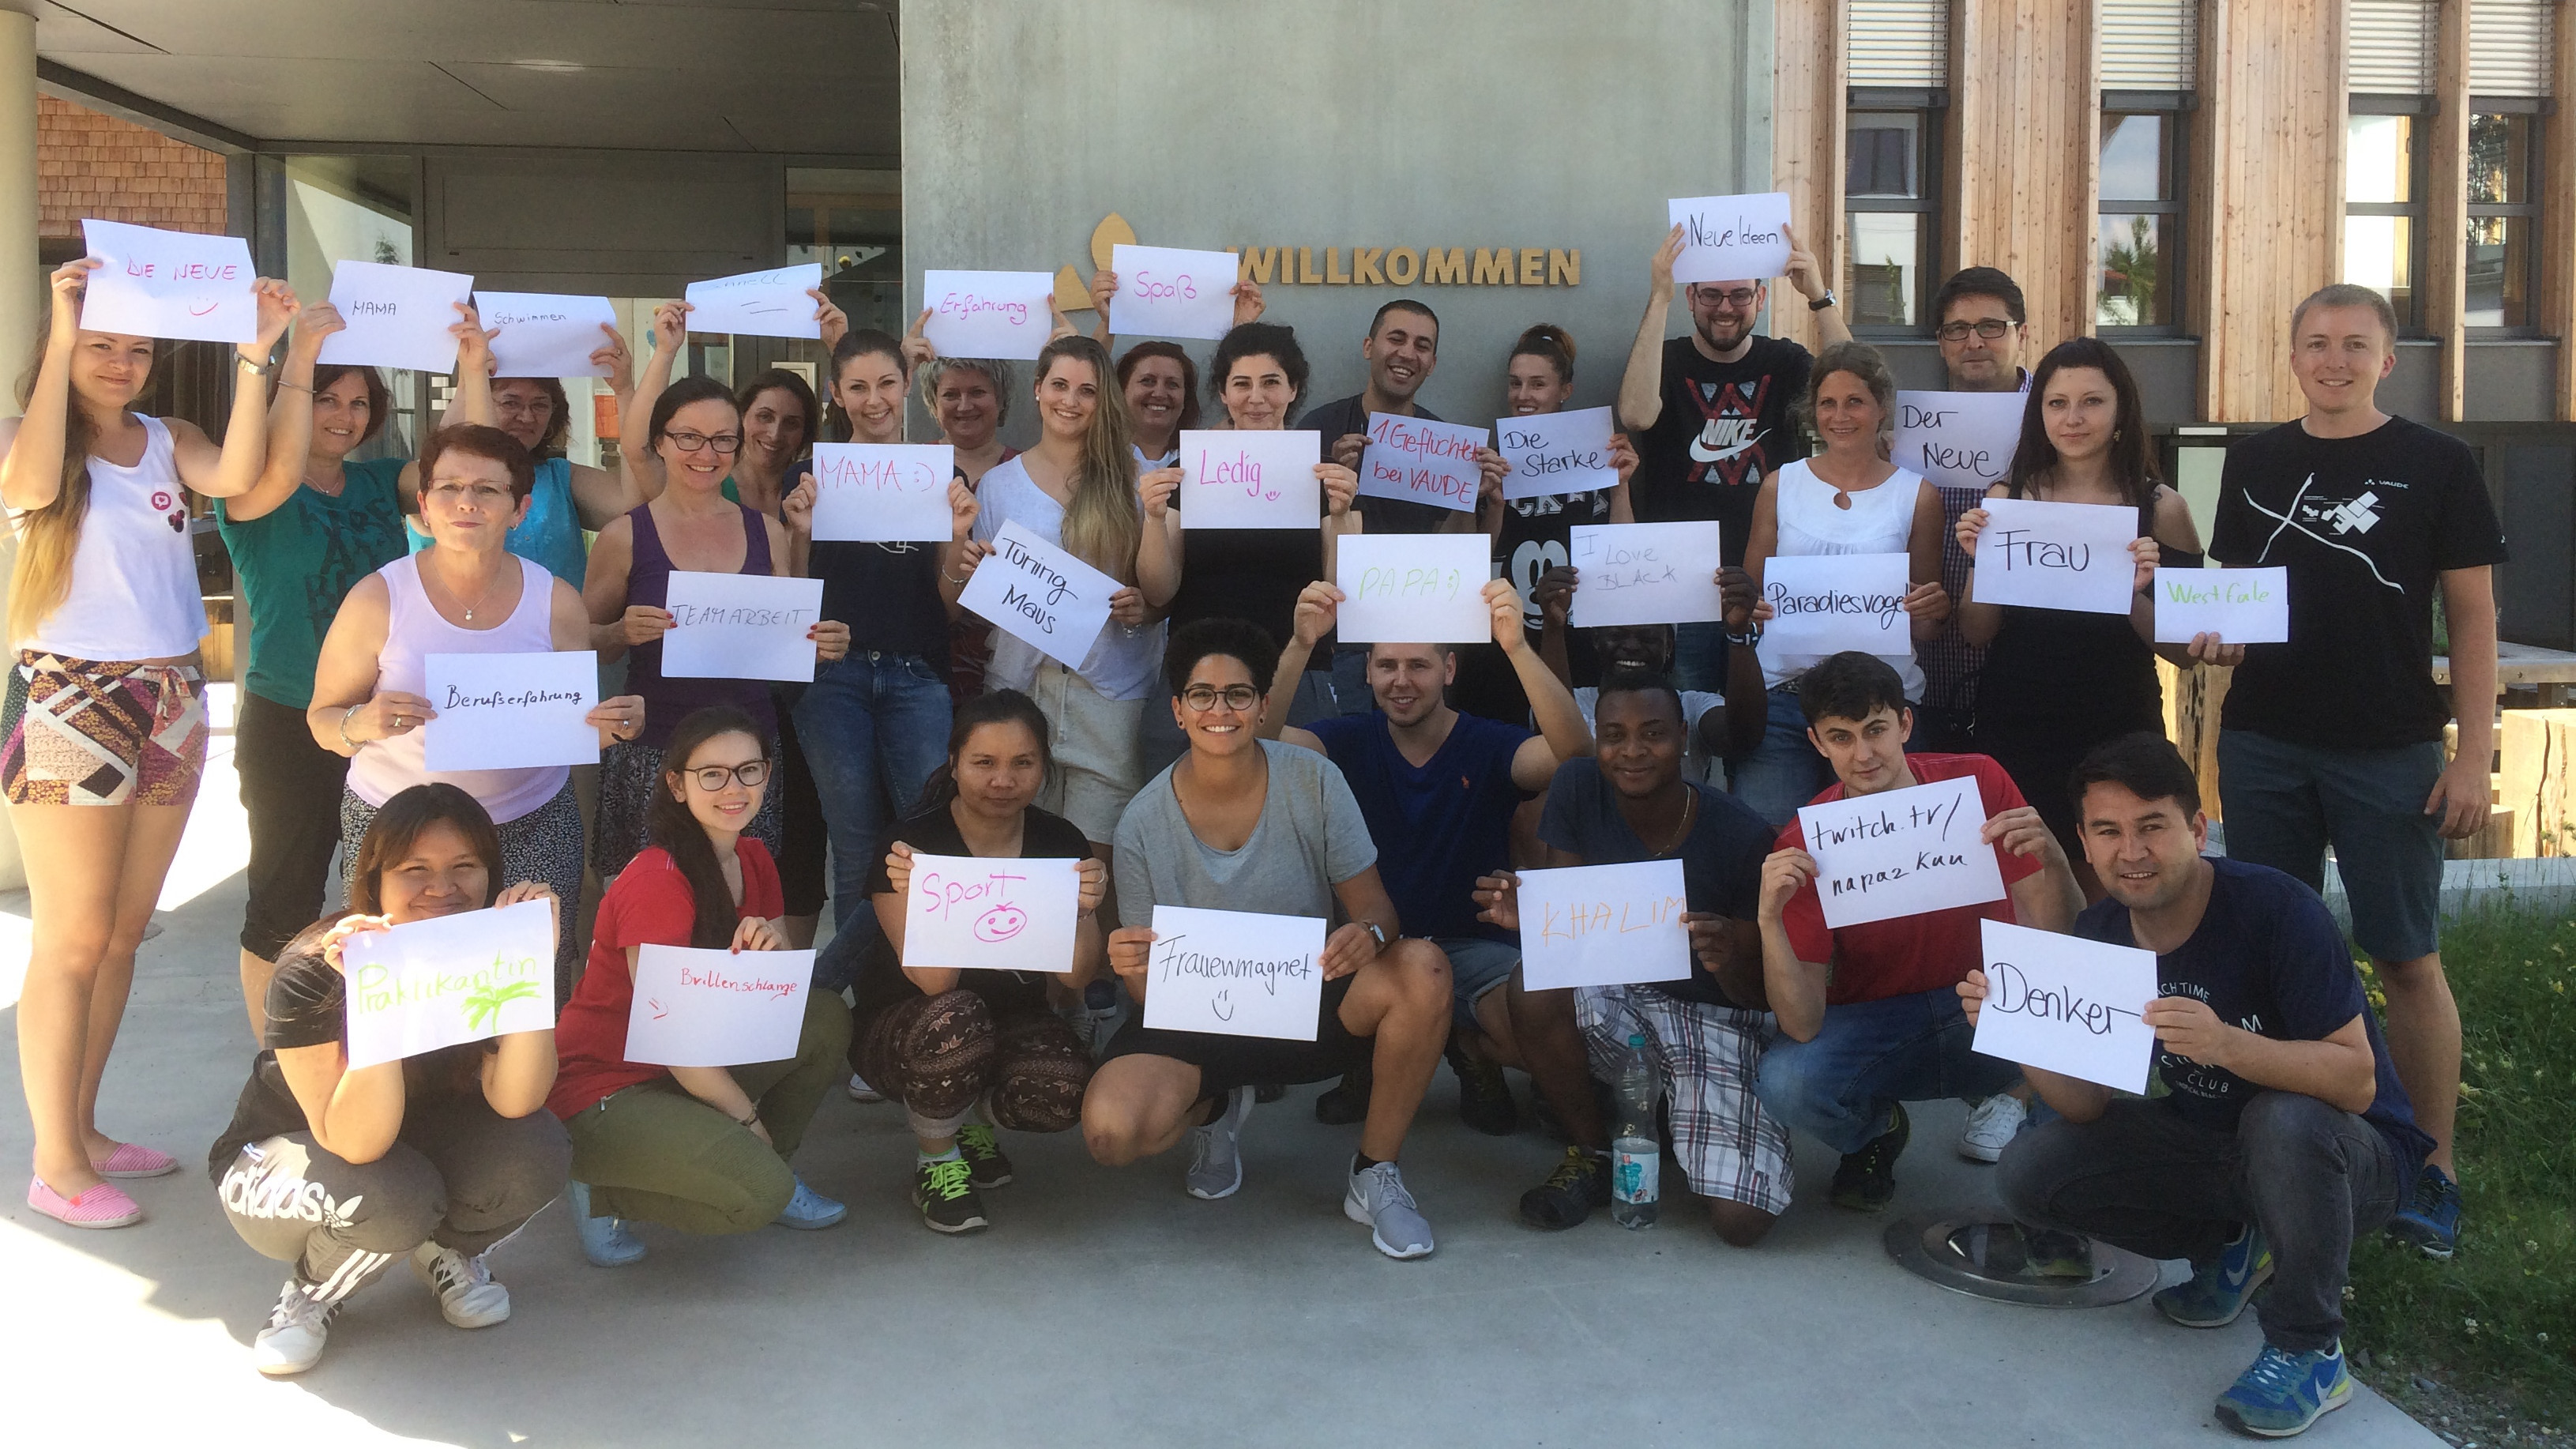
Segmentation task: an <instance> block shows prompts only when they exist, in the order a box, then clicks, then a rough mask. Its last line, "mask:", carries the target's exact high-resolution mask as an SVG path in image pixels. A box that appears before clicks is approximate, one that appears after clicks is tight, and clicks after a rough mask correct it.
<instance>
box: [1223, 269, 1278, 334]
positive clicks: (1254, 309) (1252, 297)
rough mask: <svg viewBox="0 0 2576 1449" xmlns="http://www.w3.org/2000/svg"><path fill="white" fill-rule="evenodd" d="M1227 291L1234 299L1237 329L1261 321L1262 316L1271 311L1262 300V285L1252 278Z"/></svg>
mask: <svg viewBox="0 0 2576 1449" xmlns="http://www.w3.org/2000/svg"><path fill="white" fill-rule="evenodd" d="M1225 291H1226V295H1227V296H1230V297H1232V298H1234V325H1235V326H1237V327H1240V326H1242V325H1243V324H1245V323H1246V322H1258V321H1260V320H1261V314H1262V313H1263V312H1265V311H1267V310H1269V308H1268V305H1267V304H1266V303H1264V302H1263V301H1262V300H1261V284H1260V283H1259V282H1256V281H1254V280H1252V279H1251V278H1250V277H1246V278H1244V279H1243V280H1242V281H1239V282H1237V283H1235V284H1234V285H1233V286H1231V287H1228V288H1226V289H1225Z"/></svg>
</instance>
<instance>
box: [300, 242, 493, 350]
mask: <svg viewBox="0 0 2576 1449" xmlns="http://www.w3.org/2000/svg"><path fill="white" fill-rule="evenodd" d="M473 295H474V279H473V278H472V277H469V276H467V275H465V274H464V273H463V272H434V271H431V270H430V269H429V268H427V267H395V266H387V265H386V264H384V263H382V262H338V263H335V264H333V266H332V268H331V305H332V306H333V307H335V308H337V309H339V313H340V319H341V320H342V321H344V322H346V323H348V324H349V325H348V327H347V328H346V329H345V330H343V331H339V332H334V333H332V334H331V335H330V336H328V337H325V338H323V339H322V355H321V359H320V360H321V361H323V362H326V363H351V364H355V365H357V366H360V367H407V368H410V369H411V370H412V371H414V372H454V371H455V370H456V338H455V337H454V336H453V335H452V334H450V333H449V332H448V330H447V329H448V328H450V327H453V326H455V325H456V324H457V323H458V322H459V321H461V320H463V317H464V314H463V313H460V312H458V311H457V310H456V304H457V303H459V302H462V301H464V300H465V299H466V298H468V297H471V296H473Z"/></svg>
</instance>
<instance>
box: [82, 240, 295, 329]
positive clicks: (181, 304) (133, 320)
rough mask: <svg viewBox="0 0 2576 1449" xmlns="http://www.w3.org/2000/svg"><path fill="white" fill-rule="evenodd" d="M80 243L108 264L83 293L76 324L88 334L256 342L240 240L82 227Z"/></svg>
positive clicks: (246, 251) (254, 277) (246, 247)
mask: <svg viewBox="0 0 2576 1449" xmlns="http://www.w3.org/2000/svg"><path fill="white" fill-rule="evenodd" d="M81 241H82V245H83V246H85V247H87V248H88V251H89V254H90V255H91V256H94V257H96V258H98V259H99V260H100V261H101V262H103V263H105V264H106V265H104V266H100V267H97V268H94V269H92V270H91V272H90V274H89V282H88V285H87V286H86V288H85V289H84V290H83V292H82V293H81V316H80V325H81V326H83V327H85V328H88V329H89V330H90V331H92V332H117V333H122V334H124V335H125V336H128V337H167V338H170V339H172V340H173V341H182V340H195V341H200V342H248V341H250V340H251V339H253V338H255V337H257V336H258V335H259V300H258V298H257V297H256V296H255V295H254V294H253V293H252V291H251V284H252V283H253V282H256V281H258V280H259V276H258V273H257V272H256V271H254V270H253V269H252V266H251V260H250V243H248V242H246V241H243V240H242V239H241V238H240V237H237V236H200V235H198V234H197V233H195V232H187V231H163V230H161V229H160V228H158V227H149V226H129V225H127V224H126V223H124V222H121V221H84V222H82V223H81Z"/></svg>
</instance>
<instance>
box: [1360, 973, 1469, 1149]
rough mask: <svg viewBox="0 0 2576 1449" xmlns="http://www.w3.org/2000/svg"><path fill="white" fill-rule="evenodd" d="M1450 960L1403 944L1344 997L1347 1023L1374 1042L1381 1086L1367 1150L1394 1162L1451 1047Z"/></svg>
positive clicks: (1364, 1142) (1364, 1131) (1364, 1136)
mask: <svg viewBox="0 0 2576 1449" xmlns="http://www.w3.org/2000/svg"><path fill="white" fill-rule="evenodd" d="M1449 1012H1450V995H1449V958H1448V957H1446V956H1444V955H1442V954H1441V953H1440V948H1439V947H1437V946H1434V945H1432V944H1431V943H1430V942H1428V941H1423V940H1414V939H1408V940H1402V941H1398V942H1396V943H1395V944H1394V945H1392V946H1390V947H1388V948H1387V950H1386V952H1385V954H1383V955H1381V956H1379V957H1378V958H1377V959H1376V960H1374V961H1371V962H1370V963H1369V964H1367V965H1366V966H1363V967H1361V968H1360V969H1359V974H1358V975H1356V976H1354V977H1353V978H1352V979H1351V989H1350V993H1349V994H1348V995H1346V996H1344V997H1343V998H1342V1025H1343V1026H1345V1027H1348V1028H1349V1029H1350V1032H1351V1035H1353V1036H1365V1037H1374V1038H1375V1039H1376V1046H1375V1048H1374V1050H1373V1051H1372V1052H1371V1054H1370V1068H1371V1075H1372V1076H1373V1077H1374V1078H1375V1085H1374V1086H1373V1087H1372V1088H1371V1089H1370V1092H1369V1109H1368V1120H1367V1121H1366V1123H1364V1124H1363V1125H1362V1126H1361V1128H1360V1151H1361V1153H1363V1154H1364V1155H1366V1156H1369V1157H1373V1158H1375V1159H1377V1160H1378V1161H1380V1162H1393V1161H1395V1160H1396V1156H1397V1154H1399V1153H1401V1152H1402V1151H1403V1150H1404V1134H1405V1133H1406V1132H1407V1131H1409V1130H1411V1129H1412V1127H1413V1114H1414V1112H1415V1111H1416V1110H1418V1109H1419V1108H1420V1107H1421V1106H1422V1094H1423V1092H1424V1091H1425V1090H1426V1089H1428V1088H1429V1087H1430V1085H1431V1074H1432V1072H1433V1071H1434V1070H1435V1069H1437V1068H1438V1067H1439V1065H1440V1049H1441V1048H1442V1047H1443V1046H1446V1045H1447V1044H1448V1041H1449Z"/></svg>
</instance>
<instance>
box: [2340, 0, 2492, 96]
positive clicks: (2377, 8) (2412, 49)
mask: <svg viewBox="0 0 2576 1449" xmlns="http://www.w3.org/2000/svg"><path fill="white" fill-rule="evenodd" d="M2489 3H2492V0H2489ZM2479 8H2481V9H2483V8H2485V7H2484V5H2481V6H2480V7H2479ZM2469 13H2470V14H2471V15H2472V16H2474V15H2475V14H2476V13H2477V11H2476V10H2472V11H2470V12H2469ZM2435 18H2436V17H2435V7H2434V6H2433V5H2432V4H2429V3H2426V0H2352V10H2351V13H2350V17H2349V19H2348V21H2347V26H2348V29H2347V32H2346V39H2345V47H2346V48H2345V52H2344V69H2345V86H2346V88H2347V89H2349V90H2354V91H2359V92H2363V93H2365V94H2367V93H2377V94H2381V95H2400V96H2428V95H2431V94H2432V93H2433V72H2434V62H2433V57H2434V50H2435V40H2436V37H2437V34H2438V32H2437V31H2436V30H2435V28H2434V25H2435Z"/></svg>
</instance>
